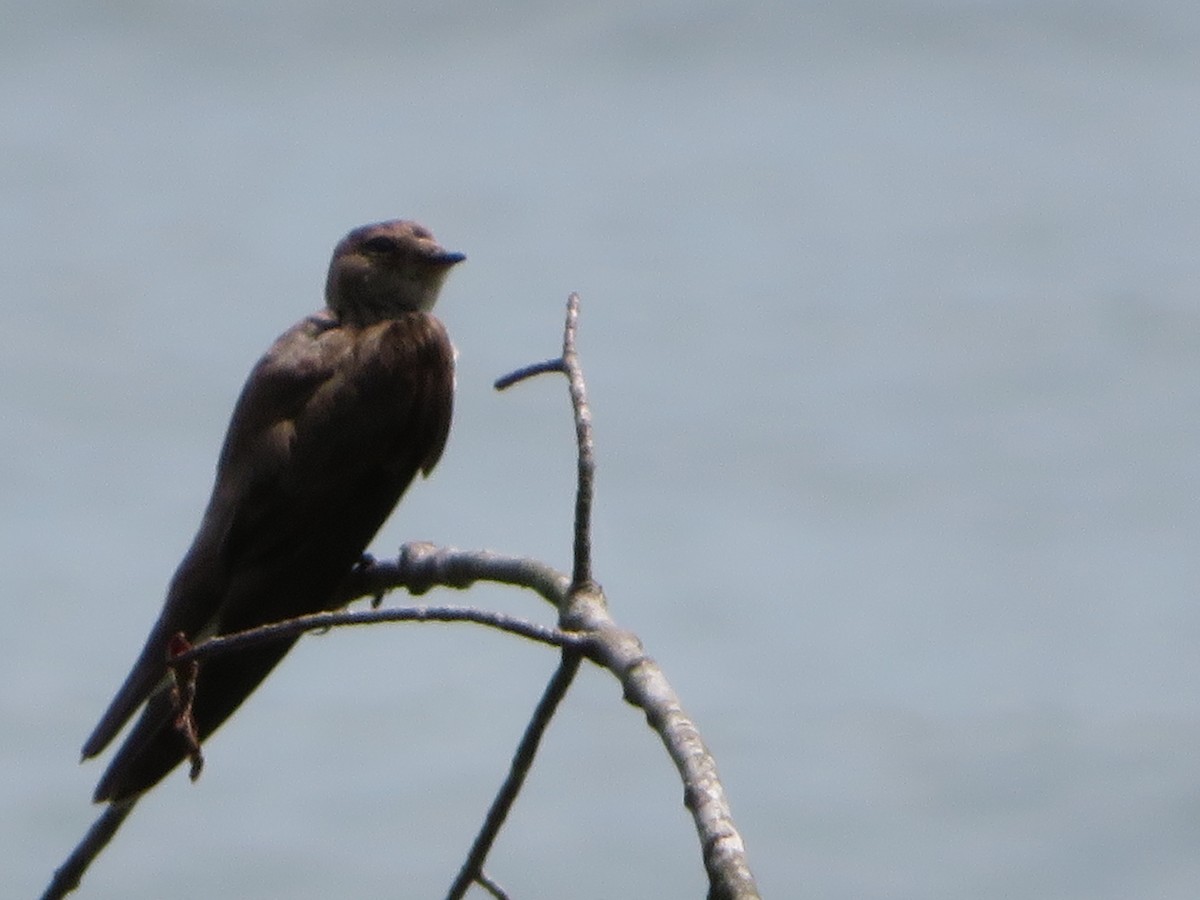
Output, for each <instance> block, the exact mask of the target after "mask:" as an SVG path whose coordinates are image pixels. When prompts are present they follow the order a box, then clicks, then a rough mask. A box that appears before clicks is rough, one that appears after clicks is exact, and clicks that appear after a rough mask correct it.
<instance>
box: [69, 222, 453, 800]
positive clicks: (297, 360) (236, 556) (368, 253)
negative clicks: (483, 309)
mask: <svg viewBox="0 0 1200 900" xmlns="http://www.w3.org/2000/svg"><path fill="white" fill-rule="evenodd" d="M464 258H465V257H464V256H463V254H461V253H450V252H447V251H446V250H444V249H442V247H441V246H440V245H439V244H438V243H437V242H436V241H435V240H434V238H433V235H432V234H430V233H429V231H427V230H426V229H425V228H423V227H422V226H420V225H417V224H416V223H414V222H404V221H394V222H382V223H380V224H377V225H367V226H364V227H362V228H358V229H356V230H354V231H352V232H350V233H349V234H348V235H347V236H346V237H345V238H344V239H343V240H342V242H341V243H339V244H338V245H337V248H336V249H335V250H334V252H333V261H332V262H331V263H330V266H329V277H328V280H327V281H326V284H325V302H326V308H325V309H323V310H321V311H320V312H318V313H315V314H314V315H311V316H308V317H307V318H305V319H303V320H302V321H300V322H298V323H297V324H295V325H293V326H292V327H291V328H290V329H288V330H287V331H286V332H284V334H283V335H282V336H281V337H280V338H279V339H278V340H277V341H276V342H275V344H274V345H273V346H272V347H271V348H270V349H269V350H268V351H267V353H266V355H265V356H264V357H263V358H262V359H261V360H259V362H258V364H257V365H256V366H255V367H254V370H253V371H252V372H251V373H250V377H249V379H248V380H247V381H246V385H245V387H244V388H243V389H242V393H241V397H240V398H239V399H238V401H237V405H236V406H235V408H234V410H233V418H232V420H231V421H230V423H229V431H228V433H227V434H226V437H225V444H224V447H223V448H222V450H221V456H220V459H219V460H218V463H217V475H216V483H215V485H214V487H213V492H212V498H211V499H210V500H209V504H208V508H207V509H206V510H205V513H204V518H203V520H202V521H201V523H200V530H199V532H198V533H197V535H196V538H195V540H194V541H193V543H192V546H191V548H190V549H189V550H188V552H187V555H186V556H184V558H183V562H181V563H180V565H179V568H178V569H177V570H176V572H175V576H174V578H173V579H172V580H171V584H170V588H169V590H168V592H167V599H166V602H165V604H164V606H163V610H162V613H161V614H160V615H159V617H158V621H157V622H156V623H155V624H154V627H153V628H152V629H151V631H150V636H149V638H147V640H146V645H145V647H144V648H143V650H142V653H141V655H140V656H139V657H138V660H137V662H136V663H135V664H134V666H133V671H131V672H130V673H129V677H128V678H126V679H125V683H124V684H123V685H122V686H121V689H120V690H119V691H117V695H116V697H114V698H113V701H112V703H111V704H110V706H109V708H108V710H107V712H105V713H104V715H103V717H101V719H100V723H99V724H98V725H97V726H96V729H95V731H93V732H92V735H91V737H89V738H88V739H87V742H86V743H85V744H84V745H83V756H84V758H85V759H86V758H88V757H91V756H95V755H96V754H98V753H99V752H100V751H101V750H103V749H104V748H105V746H107V745H108V743H109V742H110V741H111V740H112V739H113V738H114V737H115V736H116V734H117V732H118V731H120V730H121V728H122V727H123V726H124V724H125V722H126V721H128V719H129V718H130V716H132V715H133V713H134V712H135V711H136V710H137V709H138V707H139V706H141V705H142V703H143V702H145V703H146V706H145V709H144V710H143V711H142V714H141V717H140V718H139V719H138V720H137V723H136V724H135V725H134V726H133V729H132V730H131V731H130V733H129V736H128V737H127V738H126V739H125V743H124V744H122V745H121V748H120V750H118V751H117V754H116V756H115V757H114V758H113V760H112V762H111V763H110V764H109V766H108V769H107V771H106V772H105V773H104V776H103V777H102V778H101V779H100V783H99V785H98V786H97V788H96V792H95V795H94V798H93V799H94V800H95V801H96V802H101V801H105V800H108V801H114V802H117V801H124V800H128V799H131V798H136V796H137V795H139V794H140V793H141V792H143V791H145V790H146V789H147V788H149V787H151V786H153V785H154V784H156V783H158V781H159V780H161V779H162V778H163V776H165V775H166V774H167V773H168V772H169V771H171V769H173V768H175V766H176V765H178V764H179V763H180V762H181V761H182V760H183V759H185V758H187V757H188V755H189V750H190V749H191V745H190V744H189V741H188V740H187V738H186V737H185V736H184V735H183V734H182V733H181V732H180V731H179V730H178V729H177V728H176V727H175V718H176V714H175V711H174V709H173V706H172V701H171V696H170V693H171V692H170V679H169V678H168V676H167V666H166V662H167V655H168V644H169V643H170V642H171V641H172V639H173V636H174V635H176V634H179V633H182V634H183V635H184V636H185V637H186V638H187V640H188V641H190V642H192V643H195V642H197V641H200V640H202V639H203V638H205V637H208V636H210V635H217V634H228V633H231V632H235V631H240V630H242V629H246V628H251V627H254V626H256V625H262V624H265V623H267V622H273V621H278V620H281V619H288V618H291V617H293V616H298V615H303V614H305V613H312V612H318V611H321V610H326V609H332V608H334V607H335V606H336V605H337V603H338V601H337V599H336V596H337V594H336V589H337V587H338V584H339V583H340V582H341V581H342V580H343V579H344V578H345V577H346V575H347V574H348V573H349V572H350V571H351V569H352V568H353V566H354V565H355V563H356V562H357V561H358V560H359V559H361V557H362V554H363V551H364V550H365V549H366V546H367V544H368V543H369V542H370V540H371V538H372V537H374V535H375V532H376V531H378V530H379V527H380V526H381V525H382V524H383V522H384V520H385V519H386V518H387V517H388V515H389V513H391V511H392V508H393V507H394V506H395V505H396V503H397V501H398V500H399V499H400V496H401V495H402V494H403V493H404V490H405V488H407V487H408V485H409V484H410V483H411V482H412V480H413V478H415V477H416V475H417V473H418V472H421V473H422V474H424V475H428V474H429V472H430V470H432V469H433V467H434V465H435V464H436V463H437V461H438V458H439V457H440V456H441V454H442V449H443V447H444V446H445V443H446V436H447V433H448V431H449V428H450V413H451V406H452V401H453V395H454V349H453V347H452V346H451V344H450V339H449V338H448V337H447V335H446V331H445V329H444V328H443V327H442V324H441V323H440V322H439V321H438V320H437V319H435V318H434V317H433V315H431V313H430V310H431V309H432V307H433V305H434V302H435V301H436V300H437V296H438V291H439V290H440V289H441V286H442V282H443V281H444V280H445V277H446V274H447V272H449V270H450V268H451V267H452V266H453V265H455V264H456V263H458V262H461V261H462V260H463V259H464ZM295 641H296V639H295V638H287V639H283V640H279V641H278V642H275V643H271V644H266V645H263V646H261V647H255V648H253V649H249V650H246V651H244V652H235V653H231V654H226V655H222V656H219V657H213V658H211V659H209V660H207V661H205V662H203V663H202V664H201V666H200V670H199V677H198V679H197V681H196V693H195V698H194V707H193V716H194V722H195V726H196V733H197V737H198V739H199V740H200V741H203V740H204V739H205V738H207V737H208V736H209V735H210V734H211V733H212V732H213V731H214V730H215V729H216V728H217V727H218V726H219V725H220V724H221V723H222V722H224V721H225V720H226V719H227V718H229V716H230V715H231V714H232V713H233V712H234V710H236V709H237V708H238V706H239V705H240V704H241V702H242V701H243V700H245V699H246V697H247V696H249V694H250V693H251V691H253V690H254V689H255V687H257V686H258V684H259V682H261V681H262V680H263V678H265V677H266V675H267V673H268V672H270V671H271V669H272V668H274V666H275V664H276V663H278V662H279V661H280V660H281V659H282V658H283V656H284V654H286V653H287V651H288V650H289V649H290V648H291V646H292V644H294V643H295Z"/></svg>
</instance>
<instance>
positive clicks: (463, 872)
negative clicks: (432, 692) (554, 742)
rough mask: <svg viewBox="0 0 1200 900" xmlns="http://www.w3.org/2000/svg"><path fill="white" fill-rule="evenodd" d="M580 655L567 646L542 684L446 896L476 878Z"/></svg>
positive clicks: (453, 898) (457, 899) (454, 899)
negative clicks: (483, 816)
mask: <svg viewBox="0 0 1200 900" xmlns="http://www.w3.org/2000/svg"><path fill="white" fill-rule="evenodd" d="M581 659H582V657H581V656H580V655H579V654H578V653H575V652H572V651H570V650H566V651H564V652H563V658H562V662H560V663H559V665H558V669H557V670H556V671H555V673H554V677H553V678H551V679H550V683H549V684H547V685H546V690H545V691H543V692H542V699H541V700H539V701H538V705H537V708H536V709H535V710H534V711H533V718H532V719H531V720H530V722H529V725H528V726H527V727H526V729H525V733H524V734H523V735H522V736H521V743H520V744H518V745H517V750H516V752H515V753H514V754H513V760H512V764H511V766H510V767H509V770H508V777H507V778H505V779H504V783H503V784H502V785H501V786H500V790H499V791H498V792H497V793H496V798H495V799H494V800H493V801H492V805H491V807H490V808H489V809H488V813H487V816H486V817H485V818H484V820H483V825H482V826H481V827H480V829H479V833H478V834H477V835H476V836H475V841H474V843H472V844H471V852H470V853H468V854H467V858H466V861H464V862H463V865H462V868H461V869H459V872H458V877H457V878H455V879H454V883H453V884H452V885H451V886H450V890H449V891H448V892H447V894H446V897H447V900H461V898H462V896H463V895H464V894H466V892H467V890H468V888H470V887H471V884H472V883H474V882H475V881H477V880H479V878H480V875H481V873H482V871H483V864H484V861H485V860H486V859H487V855H488V852H489V851H490V850H491V849H492V844H493V843H495V840H496V836H497V835H498V834H499V833H500V829H501V828H502V827H503V825H504V820H505V819H506V818H507V817H508V813H509V811H510V810H511V809H512V806H513V803H515V802H516V799H517V795H518V794H519V793H520V792H521V786H522V785H523V784H524V783H525V777H526V776H527V775H528V774H529V770H530V768H531V767H532V766H533V759H534V757H535V756H536V755H537V750H538V745H539V744H540V743H541V740H542V736H543V735H545V733H546V729H547V728H548V727H549V725H550V720H551V719H552V718H553V717H554V711H555V710H556V709H557V708H558V704H559V703H560V702H561V701H562V698H563V697H564V696H565V695H566V693H567V689H568V688H569V687H570V686H571V681H572V680H573V679H574V678H575V673H576V672H578V671H579V663H580V660H581Z"/></svg>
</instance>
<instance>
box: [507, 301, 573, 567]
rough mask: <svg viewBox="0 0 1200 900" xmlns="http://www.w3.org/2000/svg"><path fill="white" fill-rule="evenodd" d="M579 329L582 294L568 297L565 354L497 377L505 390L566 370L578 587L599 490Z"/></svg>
mask: <svg viewBox="0 0 1200 900" xmlns="http://www.w3.org/2000/svg"><path fill="white" fill-rule="evenodd" d="M578 331H579V295H578V294H571V296H570V297H568V298H567V322H566V325H565V326H564V327H563V342H562V356H560V357H559V358H558V359H549V360H546V361H545V362H540V363H534V364H533V365H531V366H525V367H524V368H521V369H517V370H516V371H515V372H510V373H509V374H507V375H505V376H504V377H502V378H498V379H497V380H496V385H495V386H496V390H498V391H502V390H504V389H505V388H507V387H511V386H512V385H514V384H516V383H517V382H519V381H524V380H525V379H527V378H532V377H533V376H535V375H541V374H544V373H546V372H562V373H563V374H564V375H566V376H567V383H568V384H569V386H570V392H571V408H572V409H573V411H574V415H575V444H576V448H577V459H578V461H577V466H576V468H577V477H576V489H575V547H574V554H573V556H574V565H573V566H572V570H571V582H572V584H574V585H575V586H577V587H582V586H584V585H587V584H590V583H591V580H592V496H593V493H594V491H595V488H594V483H595V473H596V457H595V444H594V442H593V440H592V412H591V408H590V407H589V406H588V399H587V384H586V383H585V382H584V380H583V369H582V368H581V367H580V365H579V352H578V351H577V350H576V349H575V335H576V333H577V332H578Z"/></svg>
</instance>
